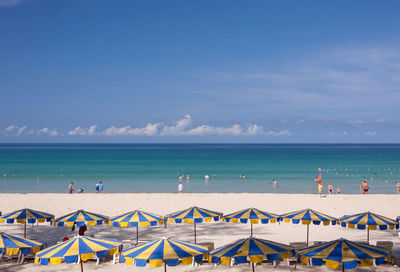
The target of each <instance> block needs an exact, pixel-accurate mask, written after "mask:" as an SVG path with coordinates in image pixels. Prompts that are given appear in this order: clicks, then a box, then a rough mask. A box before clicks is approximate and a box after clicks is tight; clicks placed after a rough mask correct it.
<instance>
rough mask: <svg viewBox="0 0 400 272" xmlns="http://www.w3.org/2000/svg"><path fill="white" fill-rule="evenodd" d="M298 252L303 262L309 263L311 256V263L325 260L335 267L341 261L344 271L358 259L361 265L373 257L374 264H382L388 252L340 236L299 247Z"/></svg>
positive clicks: (315, 263)
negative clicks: (335, 238) (324, 241)
mask: <svg viewBox="0 0 400 272" xmlns="http://www.w3.org/2000/svg"><path fill="white" fill-rule="evenodd" d="M298 254H299V256H300V257H301V261H302V262H303V263H304V264H308V263H309V260H310V259H309V258H312V260H311V263H312V265H317V266H320V265H322V264H323V262H324V260H325V264H326V266H327V267H328V268H332V269H337V268H338V266H339V264H340V263H343V266H342V270H343V271H344V270H345V269H352V268H354V267H356V266H357V264H358V263H357V262H358V261H359V262H361V266H371V265H372V264H373V259H375V262H376V264H382V263H384V262H385V256H388V254H389V252H388V251H387V250H386V249H384V248H382V247H377V246H371V245H368V244H363V243H356V242H352V241H348V240H346V239H343V238H342V239H338V240H335V241H331V242H326V243H320V244H317V245H314V246H310V247H306V248H303V249H299V250H298Z"/></svg>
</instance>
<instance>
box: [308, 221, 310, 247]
mask: <svg viewBox="0 0 400 272" xmlns="http://www.w3.org/2000/svg"><path fill="white" fill-rule="evenodd" d="M309 232H310V225H307V246H308V236H309Z"/></svg>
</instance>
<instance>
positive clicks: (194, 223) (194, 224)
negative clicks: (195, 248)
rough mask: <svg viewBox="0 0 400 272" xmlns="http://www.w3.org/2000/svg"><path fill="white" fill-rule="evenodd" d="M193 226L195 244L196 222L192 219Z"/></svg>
mask: <svg viewBox="0 0 400 272" xmlns="http://www.w3.org/2000/svg"><path fill="white" fill-rule="evenodd" d="M193 226H194V243H196V221H194V219H193Z"/></svg>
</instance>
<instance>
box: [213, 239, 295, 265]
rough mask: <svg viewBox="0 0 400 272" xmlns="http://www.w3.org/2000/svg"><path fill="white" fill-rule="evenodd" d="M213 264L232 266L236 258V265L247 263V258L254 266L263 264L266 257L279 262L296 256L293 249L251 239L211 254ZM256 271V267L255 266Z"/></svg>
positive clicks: (231, 244)
mask: <svg viewBox="0 0 400 272" xmlns="http://www.w3.org/2000/svg"><path fill="white" fill-rule="evenodd" d="M210 255H211V257H212V262H213V263H221V264H230V261H231V258H234V260H235V263H236V264H240V263H246V262H247V257H249V258H250V261H251V262H252V264H254V263H261V262H262V261H263V259H264V257H265V256H266V258H267V259H268V260H269V261H277V260H278V259H279V257H281V258H282V259H287V258H290V257H291V256H295V255H296V252H295V250H294V248H293V247H291V246H288V245H284V244H280V243H276V242H273V241H268V240H263V239H257V238H254V237H249V238H246V239H240V240H237V241H235V242H233V243H230V244H228V245H225V246H222V247H219V248H217V249H215V250H213V251H211V253H210ZM253 270H254V265H253Z"/></svg>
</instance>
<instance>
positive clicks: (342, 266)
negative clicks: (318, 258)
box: [342, 263, 344, 272]
mask: <svg viewBox="0 0 400 272" xmlns="http://www.w3.org/2000/svg"><path fill="white" fill-rule="evenodd" d="M342 271H343V272H344V263H342Z"/></svg>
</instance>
